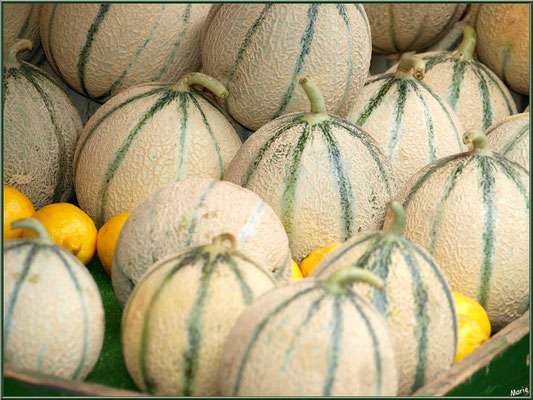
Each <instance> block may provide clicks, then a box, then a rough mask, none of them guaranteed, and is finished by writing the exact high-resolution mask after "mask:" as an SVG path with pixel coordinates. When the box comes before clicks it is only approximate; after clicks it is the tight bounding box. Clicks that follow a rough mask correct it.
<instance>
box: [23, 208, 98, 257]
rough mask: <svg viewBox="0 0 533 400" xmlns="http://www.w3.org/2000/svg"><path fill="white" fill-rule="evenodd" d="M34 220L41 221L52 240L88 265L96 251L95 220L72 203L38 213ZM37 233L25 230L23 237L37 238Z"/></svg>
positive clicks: (42, 209) (43, 209) (41, 210)
mask: <svg viewBox="0 0 533 400" xmlns="http://www.w3.org/2000/svg"><path fill="white" fill-rule="evenodd" d="M33 218H35V219H37V220H39V221H40V222H41V223H42V224H43V225H44V227H45V228H46V230H47V231H48V233H49V234H50V237H51V238H52V240H53V241H54V242H55V243H56V244H58V245H59V246H61V247H63V248H64V249H66V250H68V251H70V252H71V253H72V254H74V255H75V256H76V257H77V258H78V260H80V261H81V262H82V263H84V264H88V263H89V261H91V260H92V258H93V256H94V253H95V251H96V233H97V231H96V226H95V225H94V222H93V220H92V219H91V217H89V216H88V215H87V214H86V213H85V212H83V211H82V210H81V209H80V208H78V207H76V206H75V205H73V204H70V203H54V204H49V205H47V206H44V207H43V208H41V209H40V210H39V211H37V212H36V213H35V214H34V215H33ZM35 236H36V235H35V233H34V232H32V231H29V230H24V234H23V237H35Z"/></svg>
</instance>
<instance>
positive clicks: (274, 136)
mask: <svg viewBox="0 0 533 400" xmlns="http://www.w3.org/2000/svg"><path fill="white" fill-rule="evenodd" d="M307 115H309V114H304V113H295V114H290V115H286V116H284V117H281V118H278V119H276V120H274V121H271V122H269V123H268V124H267V125H265V126H263V127H262V128H261V129H259V130H258V131H256V132H255V133H254V134H253V135H252V136H251V137H250V138H249V139H248V140H247V141H246V142H245V143H244V144H243V145H242V147H241V148H240V149H239V151H238V152H237V154H236V155H235V157H234V158H233V160H232V161H231V163H230V165H229V166H228V169H227V171H226V175H225V178H224V179H226V180H228V181H230V182H233V183H236V184H239V185H241V186H243V187H246V188H248V189H250V190H252V191H254V192H255V193H257V194H258V195H259V196H260V197H261V198H262V199H263V200H264V201H266V202H267V203H268V204H269V205H270V206H271V207H272V208H273V209H274V210H275V211H276V213H277V214H278V215H279V217H280V219H281V221H282V222H283V226H284V227H285V230H286V231H287V235H288V237H289V242H290V245H291V252H292V258H293V259H294V261H296V262H297V263H299V262H300V261H301V260H302V259H303V258H304V257H306V256H307V255H308V254H309V253H310V252H311V251H313V250H315V249H318V248H320V247H324V246H326V245H329V244H331V243H338V242H343V241H345V240H347V239H348V238H349V237H351V236H352V235H354V234H355V233H357V232H365V231H369V230H375V229H380V228H381V225H382V221H383V218H384V215H385V203H386V202H387V201H389V200H390V199H391V197H393V196H394V195H395V193H396V181H395V177H394V175H393V173H392V168H391V166H390V164H389V162H388V160H387V159H386V157H385V155H384V154H383V153H382V151H381V149H380V148H379V147H378V146H377V145H376V143H375V142H374V141H373V140H372V139H371V138H370V137H369V136H368V135H367V134H366V133H365V132H363V131H361V130H360V129H359V128H358V127H356V126H354V125H352V124H350V123H348V122H347V121H345V120H343V119H341V118H339V117H337V116H334V115H330V114H321V115H323V116H324V118H326V120H325V121H323V122H319V123H312V122H307V120H306V118H307V117H306V116H307Z"/></svg>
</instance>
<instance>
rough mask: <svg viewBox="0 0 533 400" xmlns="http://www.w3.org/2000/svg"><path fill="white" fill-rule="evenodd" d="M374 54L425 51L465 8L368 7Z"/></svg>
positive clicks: (426, 6) (412, 5) (422, 6)
mask: <svg viewBox="0 0 533 400" xmlns="http://www.w3.org/2000/svg"><path fill="white" fill-rule="evenodd" d="M364 6H365V11H366V14H367V15H368V20H369V21H370V28H371V31H372V49H373V51H374V52H375V53H382V54H396V53H403V52H406V51H412V50H422V49H424V48H426V47H427V46H429V45H430V44H432V43H433V42H435V41H437V40H438V39H439V38H440V37H442V36H443V35H444V34H446V32H447V31H448V30H449V29H450V28H451V26H452V25H453V24H454V23H455V22H457V21H458V20H459V18H461V15H462V14H463V12H464V10H465V8H466V5H465V4H458V3H448V4H423V3H416V4H378V3H374V4H365V5H364Z"/></svg>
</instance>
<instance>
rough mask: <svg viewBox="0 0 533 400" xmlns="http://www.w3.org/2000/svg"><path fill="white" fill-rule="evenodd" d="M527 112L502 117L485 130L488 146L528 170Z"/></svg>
mask: <svg viewBox="0 0 533 400" xmlns="http://www.w3.org/2000/svg"><path fill="white" fill-rule="evenodd" d="M529 131H530V129H529V113H528V112H527V113H526V112H525V113H522V114H518V115H512V116H510V117H507V118H504V119H502V120H501V121H500V122H498V123H496V124H494V125H492V126H491V127H490V128H489V129H487V131H486V132H485V133H486V135H487V141H488V144H489V146H490V147H491V148H492V149H494V151H496V152H498V153H500V154H501V155H502V156H504V157H506V158H508V159H509V160H511V161H514V162H517V163H518V164H520V165H521V166H522V167H524V168H525V169H527V170H528V171H529V163H530V157H529Z"/></svg>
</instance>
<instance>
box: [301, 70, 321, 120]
mask: <svg viewBox="0 0 533 400" xmlns="http://www.w3.org/2000/svg"><path fill="white" fill-rule="evenodd" d="M299 83H300V85H301V86H302V88H303V90H304V91H305V94H306V95H307V98H308V99H309V102H310V103H311V112H312V113H313V114H326V103H325V101H324V96H323V95H322V93H321V92H320V89H319V88H318V86H317V85H316V83H315V82H313V81H312V80H311V79H309V77H308V76H306V77H305V78H302V79H300V81H299Z"/></svg>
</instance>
